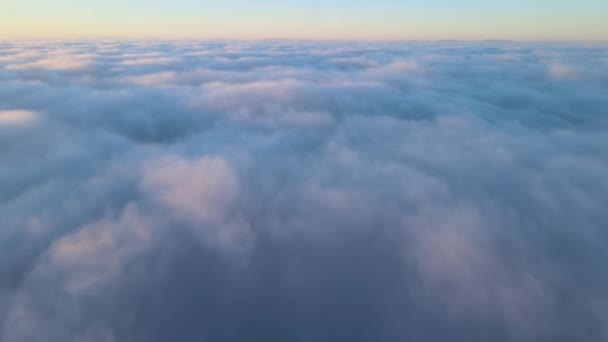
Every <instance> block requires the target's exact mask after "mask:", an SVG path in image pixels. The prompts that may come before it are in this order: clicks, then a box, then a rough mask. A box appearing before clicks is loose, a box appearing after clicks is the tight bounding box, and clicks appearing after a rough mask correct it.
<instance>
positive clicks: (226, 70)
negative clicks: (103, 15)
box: [0, 40, 608, 342]
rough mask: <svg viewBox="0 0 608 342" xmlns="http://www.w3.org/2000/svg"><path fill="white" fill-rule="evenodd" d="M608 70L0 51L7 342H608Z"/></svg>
mask: <svg viewBox="0 0 608 342" xmlns="http://www.w3.org/2000/svg"><path fill="white" fill-rule="evenodd" d="M606 53H607V51H606V46H602V45H593V44H573V43H543V42H537V43H515V42H476V43H465V42H456V41H444V42H427V43H420V42H392V43H369V42H346V41H332V42H329V41H325V42H318V41H272V40H269V41H241V42H235V41H219V40H218V41H186V40H184V41H152V40H146V41H138V40H133V41H128V40H99V41H65V42H63V41H52V42H51V41H14V42H0V227H2V229H0V340H2V341H3V342H4V341H6V342H38V341H41V342H42V341H44V342H49V341H50V342H63V341H83V342H97V341H99V342H106V341H111V342H123V341H124V342H138V341H142V342H143V341H146V342H154V341H212V342H216V341H217V342H223V341H250V340H260V341H269V342H273V341H312V340H314V341H332V342H333V341H355V342H356V341H362V342H363V341H380V342H392V341H395V342H396V341H430V342H434V341H437V342H439V341H448V340H449V341H467V342H468V341H479V342H485V341H497V342H501V341H505V342H506V341H535V342H537V341H541V342H542V341H551V342H554V341H558V342H559V341H564V342H565V341H603V340H606V339H608V329H606V326H608V291H607V290H606V289H607V288H608V271H606V267H605V260H606V258H607V257H608V255H607V254H606V251H605V250H606V249H605V246H606V244H607V243H608V233H607V232H606V229H605V228H606V226H607V224H608V214H607V211H606V210H605V203H608V183H607V182H606V175H607V174H608V149H607V148H606V146H608V113H607V112H606V108H608V97H607V96H606V93H607V91H608V76H607V75H608V70H607V69H608V64H607V63H606V57H605V56H606ZM34 123H35V124H34Z"/></svg>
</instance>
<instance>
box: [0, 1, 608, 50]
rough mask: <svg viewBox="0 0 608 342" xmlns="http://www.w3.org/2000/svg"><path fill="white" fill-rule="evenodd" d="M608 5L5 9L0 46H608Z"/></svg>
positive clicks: (170, 4) (61, 5) (81, 4)
mask: <svg viewBox="0 0 608 342" xmlns="http://www.w3.org/2000/svg"><path fill="white" fill-rule="evenodd" d="M606 13H608V2H606V1H603V0H581V1H562V0H557V1H552V0H535V1H523V0H517V1H480V0H464V1H447V0H435V1H421V0H400V1H396V0H377V1H361V0H355V1H345V0H325V1H321V0H311V1H294V0H287V1H279V0H260V1H245V0H227V1H194V0H173V1H160V0H146V1H144V0H106V1H92V0H54V1H47V0H3V1H1V3H0V19H1V20H0V38H7V39H12V38H97V37H128V38H206V39H213V38H219V39H226V38H228V39H261V38H270V39H272V38H292V39H361V40H402V39H403V40H438V39H463V40H481V39H513V40H584V41H589V40H591V41H597V40H602V41H603V40H608V21H607V20H605V17H606Z"/></svg>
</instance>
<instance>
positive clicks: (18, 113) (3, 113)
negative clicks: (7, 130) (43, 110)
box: [0, 109, 38, 125]
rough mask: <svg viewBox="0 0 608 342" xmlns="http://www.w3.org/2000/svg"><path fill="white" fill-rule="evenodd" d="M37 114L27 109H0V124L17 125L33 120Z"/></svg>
mask: <svg viewBox="0 0 608 342" xmlns="http://www.w3.org/2000/svg"><path fill="white" fill-rule="evenodd" d="M37 117H38V114H37V113H36V112H33V111H29V110H19V109H17V110H0V125H18V124H23V123H27V122H30V121H32V120H35V119H36V118H37Z"/></svg>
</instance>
